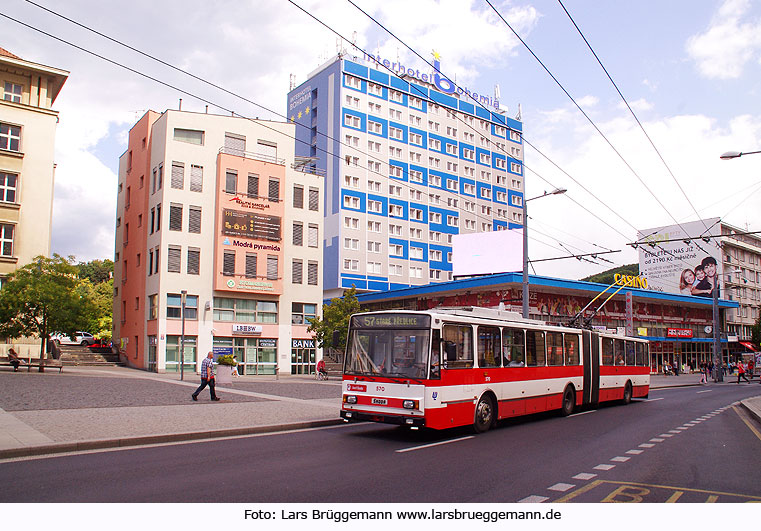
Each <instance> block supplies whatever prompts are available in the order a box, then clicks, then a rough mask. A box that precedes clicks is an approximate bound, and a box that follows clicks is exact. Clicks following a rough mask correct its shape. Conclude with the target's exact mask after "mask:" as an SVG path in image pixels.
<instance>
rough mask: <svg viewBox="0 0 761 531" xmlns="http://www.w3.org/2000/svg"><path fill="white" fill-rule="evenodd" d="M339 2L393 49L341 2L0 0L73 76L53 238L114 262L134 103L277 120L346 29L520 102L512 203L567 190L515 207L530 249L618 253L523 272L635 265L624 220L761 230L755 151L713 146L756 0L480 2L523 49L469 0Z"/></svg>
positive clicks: (759, 115)
mask: <svg viewBox="0 0 761 531" xmlns="http://www.w3.org/2000/svg"><path fill="white" fill-rule="evenodd" d="M353 1H354V3H355V4H357V5H358V6H360V7H361V8H362V9H363V10H364V11H366V12H367V13H368V14H370V15H371V16H372V17H373V18H375V19H376V20H377V21H378V22H380V23H381V24H383V26H385V27H386V28H387V29H388V30H389V31H391V32H392V33H393V34H394V35H395V36H396V37H398V38H399V39H400V40H401V41H403V43H404V44H402V43H400V42H399V41H398V40H396V39H395V38H394V37H392V36H391V35H389V34H388V33H386V32H385V31H384V30H383V29H381V28H380V27H378V26H377V25H376V23H375V22H373V21H372V20H371V19H370V18H368V17H367V16H366V15H365V14H363V13H362V12H360V11H359V10H358V9H357V8H356V7H354V6H353V5H352V4H351V3H350V2H349V1H347V0H330V1H328V0H293V2H290V1H289V0H267V1H264V0H234V1H232V0H218V1H217V2H214V3H209V2H205V1H204V2H201V1H199V0H181V1H179V0H163V1H161V2H156V1H150V2H149V1H145V0H130V1H129V2H125V1H117V0H113V1H109V0H100V1H94V0H90V1H86V0H67V1H66V2H52V1H51V0H35V3H32V2H29V1H24V0H4V2H3V3H2V6H0V15H2V16H0V36H1V37H0V47H2V48H5V49H6V50H8V51H10V52H11V53H14V54H15V55H17V56H19V57H21V58H23V59H26V60H29V61H33V62H37V63H41V64H45V65H49V66H54V67H57V68H61V69H64V70H67V71H69V72H70V75H69V79H68V80H67V82H66V84H65V85H64V87H63V89H62V91H61V93H60V95H59V97H58V99H57V100H56V102H55V105H54V108H55V109H57V110H58V111H59V112H60V123H59V125H58V130H57V136H56V153H55V159H56V164H57V169H56V182H55V200H54V207H53V237H52V252H55V253H58V254H61V255H64V256H69V255H73V256H74V257H75V258H76V260H77V261H88V260H92V259H104V258H110V259H113V254H114V226H115V222H114V221H115V210H116V192H117V173H118V159H119V156H120V155H121V154H122V153H123V152H124V151H125V149H126V142H127V135H128V131H129V128H130V127H131V126H132V125H133V124H134V123H135V122H136V121H137V120H138V119H139V118H140V116H142V114H143V113H144V112H145V111H146V110H149V109H151V110H155V111H158V112H162V111H164V110H166V109H176V108H177V107H178V104H179V99H180V98H182V109H183V110H188V111H201V112H203V110H204V108H205V106H206V105H207V104H208V105H210V107H209V112H216V113H220V114H229V113H230V112H231V111H234V112H236V113H237V114H239V115H242V116H246V117H251V118H255V117H259V118H266V119H276V120H282V119H284V117H283V115H284V114H285V112H286V94H287V92H288V90H289V87H290V81H291V76H294V79H295V82H296V84H300V83H301V82H303V81H304V80H305V79H306V78H307V75H308V74H309V72H311V71H312V70H314V69H315V68H316V67H317V66H319V65H320V64H322V63H323V62H325V61H326V60H328V59H330V58H331V57H333V56H335V54H336V51H337V49H339V47H340V48H343V49H347V48H348V49H349V50H350V49H351V48H350V47H351V43H350V42H349V41H351V40H354V42H355V43H356V44H357V46H358V47H360V48H364V49H367V50H368V51H372V52H380V54H381V56H383V57H386V58H396V57H398V58H399V59H400V60H401V61H402V62H403V63H405V64H406V65H408V66H410V67H415V68H419V69H421V71H427V70H429V67H428V66H427V65H425V64H424V62H423V61H422V60H421V59H419V58H418V57H416V56H415V55H414V54H413V53H412V52H410V51H409V50H408V49H407V48H406V47H405V45H407V46H409V47H411V48H413V49H414V50H415V51H416V52H417V53H419V54H420V55H421V56H423V57H425V58H426V59H428V60H429V61H430V60H431V54H432V52H433V51H436V52H438V53H439V54H440V55H441V71H442V73H443V74H444V75H446V76H447V77H450V78H451V79H454V80H456V82H457V83H458V84H459V85H462V86H467V87H469V88H470V89H471V90H474V91H477V92H479V93H484V94H491V93H493V91H494V87H495V85H499V88H500V95H501V100H500V101H501V104H502V106H503V108H504V109H506V114H507V115H508V116H511V117H514V116H515V115H516V114H517V113H518V111H519V109H520V113H521V116H522V121H523V132H524V138H525V140H526V141H527V144H528V143H530V145H526V148H525V161H524V162H525V167H526V197H527V198H533V197H536V196H540V195H542V194H543V193H544V192H545V191H551V190H553V189H555V188H565V189H567V190H568V192H567V193H566V194H564V195H555V196H550V197H544V198H541V199H536V200H533V201H530V202H529V204H528V212H529V235H530V246H529V256H530V258H531V259H532V260H539V259H547V258H557V257H562V256H568V255H570V254H581V253H594V252H597V251H602V250H605V249H610V250H615V251H620V252H617V253H612V254H607V255H604V257H605V258H607V259H608V260H610V261H611V262H613V263H612V264H611V263H608V262H604V261H602V260H599V259H598V260H593V262H588V261H583V260H578V259H575V258H568V259H562V260H547V261H542V262H538V263H536V264H534V271H535V272H536V273H538V274H541V275H549V276H555V277H562V278H581V277H584V276H587V275H590V274H594V273H598V272H601V271H604V270H606V269H609V268H610V267H613V266H615V265H622V264H628V263H634V262H636V261H637V260H638V257H637V252H636V251H634V250H633V249H632V248H631V246H628V245H627V243H631V242H635V241H636V238H637V230H645V229H648V228H654V227H660V226H664V225H672V224H676V223H685V222H688V221H695V220H698V219H701V218H713V217H720V218H722V220H723V221H725V222H726V223H729V224H731V225H734V226H736V227H739V228H741V229H745V230H751V231H753V230H761V219H759V218H761V214H760V212H761V208H760V207H761V154H759V155H757V156H753V155H750V156H746V157H741V158H739V159H734V160H731V161H722V160H720V159H719V156H720V155H721V154H722V153H724V152H726V151H730V150H736V151H746V152H747V151H756V150H761V107H759V105H758V102H759V101H760V97H761V2H751V1H750V0H724V1H708V0H669V1H668V2H662V1H651V0H641V1H638V2H606V1H602V0H596V1H595V0H562V4H561V3H560V2H559V1H557V0H534V1H520V0H517V1H497V0H491V4H492V5H493V6H494V8H496V10H497V11H498V12H499V14H500V15H501V16H502V17H503V18H504V19H505V20H506V21H507V22H508V23H509V24H510V26H511V27H512V28H513V29H514V30H515V32H517V34H518V35H519V36H520V38H521V39H522V40H523V42H524V43H525V45H524V44H522V43H521V42H520V40H518V39H517V38H516V37H515V35H514V34H513V33H512V31H511V30H510V29H509V28H508V27H507V25H506V24H505V23H504V22H503V21H502V20H501V19H500V18H499V17H498V15H497V14H496V13H495V11H494V10H493V9H492V7H490V5H489V4H488V3H487V2H486V1H485V0H441V1H433V0H415V1H414V2H411V1H409V0H353ZM294 4H296V5H299V6H301V7H302V8H303V9H304V10H305V11H307V12H309V13H311V14H312V15H314V17H316V18H318V19H319V20H321V21H322V22H323V23H324V24H325V25H327V26H330V27H331V28H333V29H334V30H335V31H336V32H338V33H339V34H341V35H342V36H344V37H345V38H346V39H348V40H346V41H343V42H342V41H340V39H338V37H336V35H335V34H334V33H332V32H331V31H329V30H328V29H326V28H325V27H324V26H323V25H321V24H320V23H319V22H317V21H315V20H314V19H313V18H310V17H309V16H308V15H307V14H305V12H304V11H302V10H300V9H299V8H297V7H296V6H295V5H294ZM40 6H41V7H40ZM564 7H565V10H567V13H568V14H567V13H566V11H565V10H564ZM43 8H47V9H48V10H51V11H54V12H55V13H58V15H62V16H63V17H66V18H68V19H70V20H65V19H64V18H61V17H59V16H57V15H55V14H53V13H50V12H49V11H46V10H45V9H43ZM569 14H570V17H572V19H573V22H572V20H571V18H570V17H569ZM7 17H12V18H13V19H16V20H17V21H19V22H22V23H23V24H26V26H24V25H22V24H20V23H19V22H17V21H14V20H11V19H9V18H7ZM72 21H73V22H72ZM74 22H76V23H78V24H80V25H81V26H78V25H76V24H75V23H74ZM574 22H575V25H576V26H578V28H579V30H580V31H581V32H582V34H583V36H584V38H585V39H586V41H587V42H588V43H589V46H591V47H592V49H593V50H594V52H595V53H596V55H597V57H599V59H600V61H601V62H602V64H603V65H604V66H605V68H606V69H607V72H608V73H609V74H610V77H611V78H612V79H613V81H614V82H615V84H616V86H617V87H618V90H620V92H621V93H622V94H623V96H624V98H625V99H626V101H627V102H628V105H629V106H630V107H631V109H632V110H633V112H634V115H636V119H635V117H634V116H633V115H632V112H630V111H629V109H628V108H627V106H626V104H625V103H624V100H623V99H622V98H621V96H620V95H619V94H618V92H617V91H616V88H615V87H614V85H613V84H612V83H611V81H610V80H609V79H608V77H607V75H606V73H605V71H604V70H603V69H602V68H601V67H600V65H599V64H598V62H597V60H596V59H595V56H594V55H593V54H592V52H591V51H590V49H589V47H588V46H587V44H586V43H585V41H584V38H582V36H581V35H580V33H579V31H578V30H577V29H576V27H575V26H574ZM82 26H85V27H87V28H91V29H93V30H96V31H98V32H100V33H101V34H103V35H106V36H108V37H110V38H112V39H116V40H118V41H121V42H123V43H125V44H127V45H129V46H131V47H133V48H136V49H139V50H140V51H143V52H145V53H147V54H150V55H152V56H154V57H156V58H158V59H161V60H162V61H164V62H165V63H168V64H170V65H172V66H175V67H178V68H181V69H184V70H186V71H188V72H190V73H192V74H194V75H195V76H198V77H200V78H203V79H205V80H208V81H210V82H212V83H214V84H216V85H219V86H220V87H222V88H224V89H226V90H227V91H229V92H232V93H233V94H236V95H240V96H242V97H243V98H246V99H248V100H251V101H254V102H256V103H257V104H258V105H260V106H255V105H253V104H251V103H249V102H246V101H244V99H242V98H236V97H235V96H234V95H231V94H229V93H225V92H223V91H221V90H219V89H216V88H213V87H210V86H209V85H207V84H204V83H202V82H200V81H198V80H196V79H192V78H191V77H188V76H187V75H185V74H183V73H180V72H178V71H177V70H174V69H172V68H170V67H169V66H166V65H163V64H160V63H158V62H156V61H153V60H150V59H148V58H146V57H145V56H143V55H140V54H139V53H137V52H135V51H132V50H129V49H127V48H125V47H123V46H120V45H118V44H116V43H114V42H112V41H109V40H107V39H106V38H104V37H102V36H99V35H97V34H95V33H92V32H90V31H88V30H87V29H85V28H83V27H82ZM33 28H36V29H37V30H42V31H43V32H45V33H40V32H38V31H36V30H35V29H33ZM59 39H60V40H59ZM62 40H63V41H67V42H69V43H71V44H74V45H76V46H78V47H79V48H75V47H73V46H70V45H69V44H66V43H64V42H62ZM526 45H527V46H528V48H530V50H531V51H529V50H528V49H527V47H526ZM83 49H85V50H88V51H90V52H93V53H95V54H98V55H99V56H101V57H103V58H106V59H109V60H110V61H113V62H116V63H120V64H122V65H124V66H127V67H129V68H130V69H132V71H128V70H126V69H124V68H122V67H120V66H117V65H115V64H114V63H112V62H108V61H106V60H104V59H101V58H98V57H96V56H94V55H91V54H89V53H87V52H85V51H83ZM540 61H541V63H540ZM543 65H544V66H543ZM548 71H549V72H548ZM140 73H142V74H144V75H140ZM550 74H551V75H550ZM553 77H554V78H555V79H556V80H557V81H558V82H559V84H560V85H562V87H563V88H562V89H561V87H560V86H559V85H558V83H556V82H555V81H554V80H553ZM150 78H153V79H150ZM157 80H158V81H157ZM159 81H160V82H161V83H160V82H159ZM162 83H163V84H162ZM565 92H567V93H568V94H570V96H571V97H572V98H573V100H575V102H576V104H578V106H579V107H581V109H583V111H584V113H585V114H586V115H587V117H588V118H587V117H585V116H584V114H583V113H582V112H581V111H580V110H579V109H578V108H577V107H576V104H574V102H573V101H572V100H571V98H570V97H569V96H568V95H566V93H565ZM204 100H205V101H204ZM267 109H269V110H267ZM270 111H274V114H273V112H270ZM590 121H591V122H592V123H590ZM638 122H639V123H638ZM593 124H594V125H593ZM640 124H641V127H640ZM643 130H644V132H643ZM645 133H647V136H646V134H645ZM648 136H649V138H650V140H648ZM651 142H652V144H651Z"/></svg>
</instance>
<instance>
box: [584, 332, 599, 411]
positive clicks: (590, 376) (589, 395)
mask: <svg viewBox="0 0 761 531" xmlns="http://www.w3.org/2000/svg"><path fill="white" fill-rule="evenodd" d="M581 333H582V342H583V343H584V348H583V349H582V351H583V353H584V354H583V356H584V401H583V403H584V404H593V405H597V403H598V402H599V401H600V336H599V335H598V334H596V333H594V332H591V331H589V330H582V332H581Z"/></svg>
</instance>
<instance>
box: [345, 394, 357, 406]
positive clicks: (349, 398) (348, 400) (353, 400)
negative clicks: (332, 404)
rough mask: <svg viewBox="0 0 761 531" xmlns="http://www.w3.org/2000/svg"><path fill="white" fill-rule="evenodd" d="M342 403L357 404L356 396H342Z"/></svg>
mask: <svg viewBox="0 0 761 531" xmlns="http://www.w3.org/2000/svg"><path fill="white" fill-rule="evenodd" d="M344 403H346V404H356V403H357V396H356V395H344Z"/></svg>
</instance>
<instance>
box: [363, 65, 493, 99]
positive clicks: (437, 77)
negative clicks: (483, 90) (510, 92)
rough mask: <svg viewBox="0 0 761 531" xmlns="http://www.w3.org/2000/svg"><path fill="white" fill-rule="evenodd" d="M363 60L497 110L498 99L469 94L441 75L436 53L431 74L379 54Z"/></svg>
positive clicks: (474, 93)
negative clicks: (394, 61) (465, 96)
mask: <svg viewBox="0 0 761 531" xmlns="http://www.w3.org/2000/svg"><path fill="white" fill-rule="evenodd" d="M364 59H365V61H371V62H373V63H375V64H377V65H383V66H384V67H386V68H387V69H389V70H391V71H392V72H395V73H396V74H399V75H406V76H408V77H412V78H414V79H417V80H419V81H422V82H423V83H431V84H433V85H435V86H436V88H437V89H439V90H440V91H441V92H443V93H444V94H450V95H451V94H454V93H455V92H457V93H459V94H460V95H461V96H463V95H467V96H469V97H470V98H471V99H473V100H474V101H477V102H478V103H481V104H483V105H484V106H485V107H486V106H489V107H493V108H494V109H496V110H499V100H498V99H496V98H492V97H491V96H487V95H485V94H478V93H477V92H471V91H470V90H469V89H468V88H467V87H458V86H457V85H455V83H454V82H452V81H451V80H450V79H449V78H448V77H446V76H444V75H443V74H442V73H441V55H439V54H438V53H437V52H433V74H428V73H427V72H421V71H420V70H419V69H415V68H407V67H406V66H404V65H403V64H402V63H393V62H391V61H389V60H388V59H383V58H382V57H381V56H380V54H377V55H372V54H368V53H365V54H364ZM413 95H414V94H413Z"/></svg>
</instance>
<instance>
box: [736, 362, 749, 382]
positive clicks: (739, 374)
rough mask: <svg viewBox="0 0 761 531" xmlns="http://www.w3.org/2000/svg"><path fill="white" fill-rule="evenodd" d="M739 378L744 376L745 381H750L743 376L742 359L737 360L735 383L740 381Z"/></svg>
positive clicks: (743, 365) (743, 366)
mask: <svg viewBox="0 0 761 531" xmlns="http://www.w3.org/2000/svg"><path fill="white" fill-rule="evenodd" d="M740 378H744V379H745V381H746V382H748V383H750V380H748V377H747V376H745V364H744V363H743V362H742V361H738V362H737V383H740Z"/></svg>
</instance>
